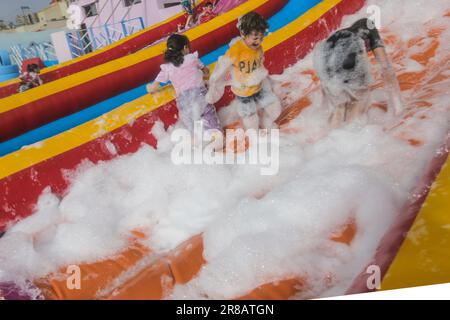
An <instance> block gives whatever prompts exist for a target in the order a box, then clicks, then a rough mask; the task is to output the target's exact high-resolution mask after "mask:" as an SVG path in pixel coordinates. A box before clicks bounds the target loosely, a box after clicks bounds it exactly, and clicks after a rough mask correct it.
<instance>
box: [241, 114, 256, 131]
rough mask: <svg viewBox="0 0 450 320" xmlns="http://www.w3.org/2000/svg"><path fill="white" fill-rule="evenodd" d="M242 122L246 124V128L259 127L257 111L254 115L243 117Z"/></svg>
mask: <svg viewBox="0 0 450 320" xmlns="http://www.w3.org/2000/svg"><path fill="white" fill-rule="evenodd" d="M242 122H243V124H244V129H245V130H247V129H255V130H258V129H259V117H258V114H257V113H256V112H255V113H254V114H253V115H251V116H248V117H244V118H242Z"/></svg>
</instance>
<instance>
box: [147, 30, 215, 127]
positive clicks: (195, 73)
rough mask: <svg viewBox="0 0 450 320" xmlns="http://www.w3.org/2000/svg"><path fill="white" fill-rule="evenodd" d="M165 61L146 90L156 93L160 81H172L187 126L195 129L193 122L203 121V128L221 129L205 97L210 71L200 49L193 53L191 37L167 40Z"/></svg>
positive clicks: (181, 36)
mask: <svg viewBox="0 0 450 320" xmlns="http://www.w3.org/2000/svg"><path fill="white" fill-rule="evenodd" d="M164 59H165V61H166V63H165V64H163V65H161V72H160V73H159V74H158V76H157V77H156V79H155V81H154V82H153V83H152V84H149V85H148V86H147V91H148V92H150V93H153V92H155V91H157V90H158V89H159V88H160V84H161V83H167V82H169V81H170V82H171V83H172V85H173V87H174V88H175V92H176V95H177V107H178V116H179V118H180V120H181V122H182V123H183V124H184V126H185V127H186V128H187V129H188V130H189V131H190V132H193V129H194V123H195V122H196V121H199V120H201V121H202V123H203V129H204V130H220V126H219V120H218V118H217V113H216V109H215V107H214V105H212V104H208V103H207V102H206V100H205V95H206V93H207V91H208V90H207V89H206V85H205V81H204V79H203V78H204V77H205V76H208V74H209V70H208V68H206V67H205V66H204V65H203V63H202V62H201V61H200V59H199V58H198V52H194V53H190V48H189V39H188V38H187V37H186V36H185V35H181V34H173V35H171V36H170V37H169V39H168V40H167V51H166V52H165V54H164Z"/></svg>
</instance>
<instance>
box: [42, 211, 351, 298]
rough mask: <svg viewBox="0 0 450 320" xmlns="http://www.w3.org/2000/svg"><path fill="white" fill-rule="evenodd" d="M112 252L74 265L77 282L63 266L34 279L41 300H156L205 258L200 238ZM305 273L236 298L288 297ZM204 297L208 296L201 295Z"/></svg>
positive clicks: (344, 232) (344, 233) (343, 234)
mask: <svg viewBox="0 0 450 320" xmlns="http://www.w3.org/2000/svg"><path fill="white" fill-rule="evenodd" d="M356 232H357V227H356V223H355V221H353V220H352V221H349V222H348V223H347V224H345V225H343V226H342V228H339V230H337V231H336V232H335V233H333V234H331V235H330V239H331V240H332V241H335V242H339V243H343V244H347V245H350V243H351V242H352V240H353V239H354V237H355V234H356ZM138 238H139V237H136V234H134V235H133V240H132V241H133V242H132V243H133V244H132V245H131V246H130V247H129V248H128V249H127V250H125V251H124V252H122V253H121V254H119V255H118V256H116V257H112V258H110V259H107V260H103V261H99V262H96V263H90V264H84V265H80V266H79V275H80V276H81V277H80V278H81V281H80V283H78V284H77V283H75V282H73V279H72V278H73V276H74V273H71V272H66V271H69V270H71V269H63V270H61V271H60V273H58V274H52V275H49V276H47V277H46V278H44V279H39V280H37V281H35V284H36V286H37V287H39V288H40V289H41V291H42V293H43V295H44V297H45V298H46V299H51V300H56V299H57V300H88V299H89V300H90V299H108V300H111V299H120V300H144V299H145V300H155V299H163V298H166V297H167V296H169V295H170V293H171V291H172V289H173V287H174V286H175V285H176V284H186V283H188V282H189V281H190V280H192V279H193V278H194V277H195V276H196V275H197V274H198V273H199V271H200V270H201V268H202V266H203V265H205V264H206V263H207V262H206V261H205V260H204V258H203V238H202V236H201V235H197V236H195V237H192V238H191V239H189V240H188V241H186V242H184V243H183V244H181V245H180V246H179V247H177V248H176V249H174V250H172V251H171V252H169V253H167V254H163V255H158V254H156V253H153V252H151V250H149V249H148V248H146V247H144V246H142V245H140V244H139V243H138ZM307 283H308V279H307V278H300V279H299V278H287V279H280V281H277V282H270V283H266V284H263V285H261V286H259V287H257V288H255V289H254V290H252V291H251V292H249V293H247V294H246V295H243V296H241V297H235V299H245V300H260V299H288V298H290V297H292V296H294V295H297V294H299V293H301V292H302V290H303V288H304V287H305V286H307ZM205 298H207V297H205Z"/></svg>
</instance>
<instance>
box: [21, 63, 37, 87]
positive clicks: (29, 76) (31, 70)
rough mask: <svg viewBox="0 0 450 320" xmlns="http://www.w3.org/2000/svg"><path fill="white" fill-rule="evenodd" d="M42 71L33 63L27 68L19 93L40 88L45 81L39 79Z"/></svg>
mask: <svg viewBox="0 0 450 320" xmlns="http://www.w3.org/2000/svg"><path fill="white" fill-rule="evenodd" d="M39 73H40V69H39V66H38V65H37V64H35V63H31V64H29V65H28V66H27V71H26V72H24V73H23V74H22V75H21V76H20V77H19V79H20V86H19V90H18V92H24V91H27V90H30V89H32V88H36V87H39V86H40V85H42V84H43V81H42V80H41V78H40V77H39Z"/></svg>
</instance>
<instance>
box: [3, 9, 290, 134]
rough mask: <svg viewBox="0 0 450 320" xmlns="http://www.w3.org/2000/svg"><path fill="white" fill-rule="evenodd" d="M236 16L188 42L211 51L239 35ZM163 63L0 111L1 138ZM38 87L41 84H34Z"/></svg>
mask: <svg viewBox="0 0 450 320" xmlns="http://www.w3.org/2000/svg"><path fill="white" fill-rule="evenodd" d="M287 2H288V0H271V1H268V2H266V3H265V4H264V5H262V6H261V7H259V8H258V9H257V10H255V11H257V12H258V13H260V14H261V15H263V16H264V17H265V18H269V17H270V16H272V15H273V14H274V13H275V12H278V11H279V10H280V9H281V8H282V7H283V6H284V5H285V4H286V3H287ZM236 23H237V20H233V21H231V22H230V23H228V24H226V25H225V26H223V27H222V28H220V29H216V30H213V31H211V32H209V33H208V34H205V35H204V36H202V37H200V38H198V39H195V40H193V41H192V42H191V45H192V49H193V50H194V51H198V52H199V54H200V55H204V54H206V53H208V52H211V51H213V50H215V49H217V48H219V47H221V46H222V45H223V44H224V43H226V42H228V41H230V40H231V39H232V38H233V37H236V36H237V35H238V30H237V28H236ZM161 63H163V56H162V54H161V55H159V56H157V57H154V58H151V59H148V60H144V61H142V62H140V63H138V64H135V65H132V66H130V67H128V68H126V69H121V70H119V71H117V72H113V73H110V74H107V75H105V76H102V77H98V78H96V79H94V80H92V81H89V82H85V83H83V84H80V85H78V86H76V87H73V88H71V89H69V90H65V91H60V92H57V93H55V94H53V95H48V96H45V97H43V98H42V99H39V100H36V101H33V102H31V103H27V104H24V105H22V106H20V107H17V108H14V109H12V110H9V111H6V112H3V113H1V114H0V141H5V140H8V139H11V138H14V137H16V136H18V135H20V134H23V133H25V132H28V131H30V130H33V129H36V128H38V127H40V126H42V125H44V124H47V123H49V122H51V121H54V120H57V119H59V118H61V117H64V116H68V115H70V114H72V113H75V112H77V111H79V110H82V109H85V108H87V107H90V106H92V105H94V104H96V103H99V102H101V101H104V100H107V99H109V98H112V97H114V96H116V95H118V94H121V93H123V92H126V91H128V90H131V89H133V88H136V87H138V86H141V85H144V84H146V83H148V82H150V81H152V80H153V79H154V78H155V77H156V75H157V74H158V72H159V70H160V64H161ZM37 89H40V88H37Z"/></svg>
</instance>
